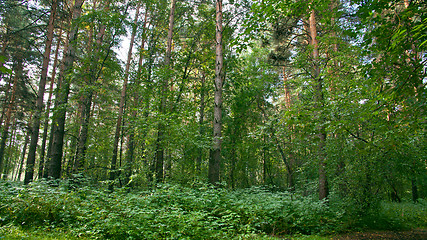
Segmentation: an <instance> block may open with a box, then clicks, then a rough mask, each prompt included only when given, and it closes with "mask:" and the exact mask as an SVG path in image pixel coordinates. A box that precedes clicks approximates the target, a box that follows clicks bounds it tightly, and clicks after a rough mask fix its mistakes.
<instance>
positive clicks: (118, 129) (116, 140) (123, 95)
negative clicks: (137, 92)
mask: <svg viewBox="0 0 427 240" xmlns="http://www.w3.org/2000/svg"><path fill="white" fill-rule="evenodd" d="M138 15H139V6H138V8H137V13H136V15H135V20H134V26H133V29H132V35H131V39H130V43H129V52H128V58H127V62H126V69H125V75H124V81H123V88H122V92H121V96H120V105H119V116H118V118H117V124H116V131H115V134H114V145H113V157H112V159H111V168H110V180H111V181H114V180H115V179H116V172H115V171H116V164H117V153H118V147H119V139H120V132H121V128H122V118H123V112H124V108H125V101H126V88H127V84H128V78H129V69H130V63H131V60H132V49H133V44H134V42H135V35H136V30H137V25H136V23H137V21H138ZM112 186H113V183H111V185H110V189H111V188H112Z"/></svg>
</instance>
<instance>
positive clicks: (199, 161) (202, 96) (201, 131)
mask: <svg viewBox="0 0 427 240" xmlns="http://www.w3.org/2000/svg"><path fill="white" fill-rule="evenodd" d="M201 82H202V87H201V89H200V108H199V140H200V141H202V140H203V135H205V128H204V126H203V122H204V118H205V92H206V91H205V88H206V87H205V85H206V74H205V73H204V72H203V73H202V79H201ZM202 162H203V148H202V147H199V154H198V156H197V160H196V171H197V174H200V173H201V169H202Z"/></svg>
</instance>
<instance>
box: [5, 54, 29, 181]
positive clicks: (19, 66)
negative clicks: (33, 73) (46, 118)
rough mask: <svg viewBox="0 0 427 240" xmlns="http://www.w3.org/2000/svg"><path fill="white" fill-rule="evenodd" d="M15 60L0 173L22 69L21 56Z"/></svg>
mask: <svg viewBox="0 0 427 240" xmlns="http://www.w3.org/2000/svg"><path fill="white" fill-rule="evenodd" d="M16 61H17V63H16V64H15V67H14V72H15V76H14V77H13V86H12V93H11V96H10V100H9V106H8V109H7V111H6V119H5V120H4V124H3V131H2V135H1V140H0V173H2V172H3V164H4V153H5V149H6V141H7V137H8V135H9V127H10V119H11V116H12V111H13V107H14V104H15V98H16V89H17V85H18V79H19V78H20V77H22V71H23V60H22V57H21V56H18V57H17V59H16Z"/></svg>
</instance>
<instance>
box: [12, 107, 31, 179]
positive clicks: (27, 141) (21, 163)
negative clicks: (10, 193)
mask: <svg viewBox="0 0 427 240" xmlns="http://www.w3.org/2000/svg"><path fill="white" fill-rule="evenodd" d="M32 118H33V115H32V114H31V116H30V123H31V119H32ZM30 123H29V124H28V131H27V134H25V141H24V146H23V147H22V153H21V160H20V161H19V164H18V169H17V171H16V174H15V177H14V178H12V179H14V180H15V181H17V180H18V181H20V180H21V174H22V168H23V166H24V161H25V154H26V153H27V147H28V143H29V142H30V136H31V124H30Z"/></svg>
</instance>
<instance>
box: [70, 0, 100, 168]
mask: <svg viewBox="0 0 427 240" xmlns="http://www.w3.org/2000/svg"><path fill="white" fill-rule="evenodd" d="M95 4H96V2H94V8H95ZM105 11H107V12H108V11H109V2H107V3H106V7H105ZM105 28H106V26H105V24H104V25H102V26H101V27H100V30H99V33H98V34H97V36H96V45H95V48H94V49H93V53H92V56H94V58H93V61H92V63H91V67H90V68H89V69H88V70H89V72H88V73H87V75H86V79H85V83H86V84H87V86H89V89H88V90H86V91H84V93H83V107H82V112H81V113H82V114H81V129H80V134H79V141H78V145H77V151H76V156H75V161H76V164H75V165H74V168H75V169H74V171H75V172H81V171H82V169H83V168H84V165H85V164H84V162H85V156H86V142H87V138H88V132H89V123H90V116H91V114H90V109H91V107H92V98H93V89H92V88H90V87H91V86H92V85H93V83H94V82H95V81H96V80H97V78H98V72H99V71H101V70H99V69H102V66H101V67H99V66H98V61H99V51H100V49H101V46H102V41H103V39H104V35H105ZM89 35H91V34H89ZM89 42H90V45H92V39H91V37H90V38H89Z"/></svg>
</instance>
